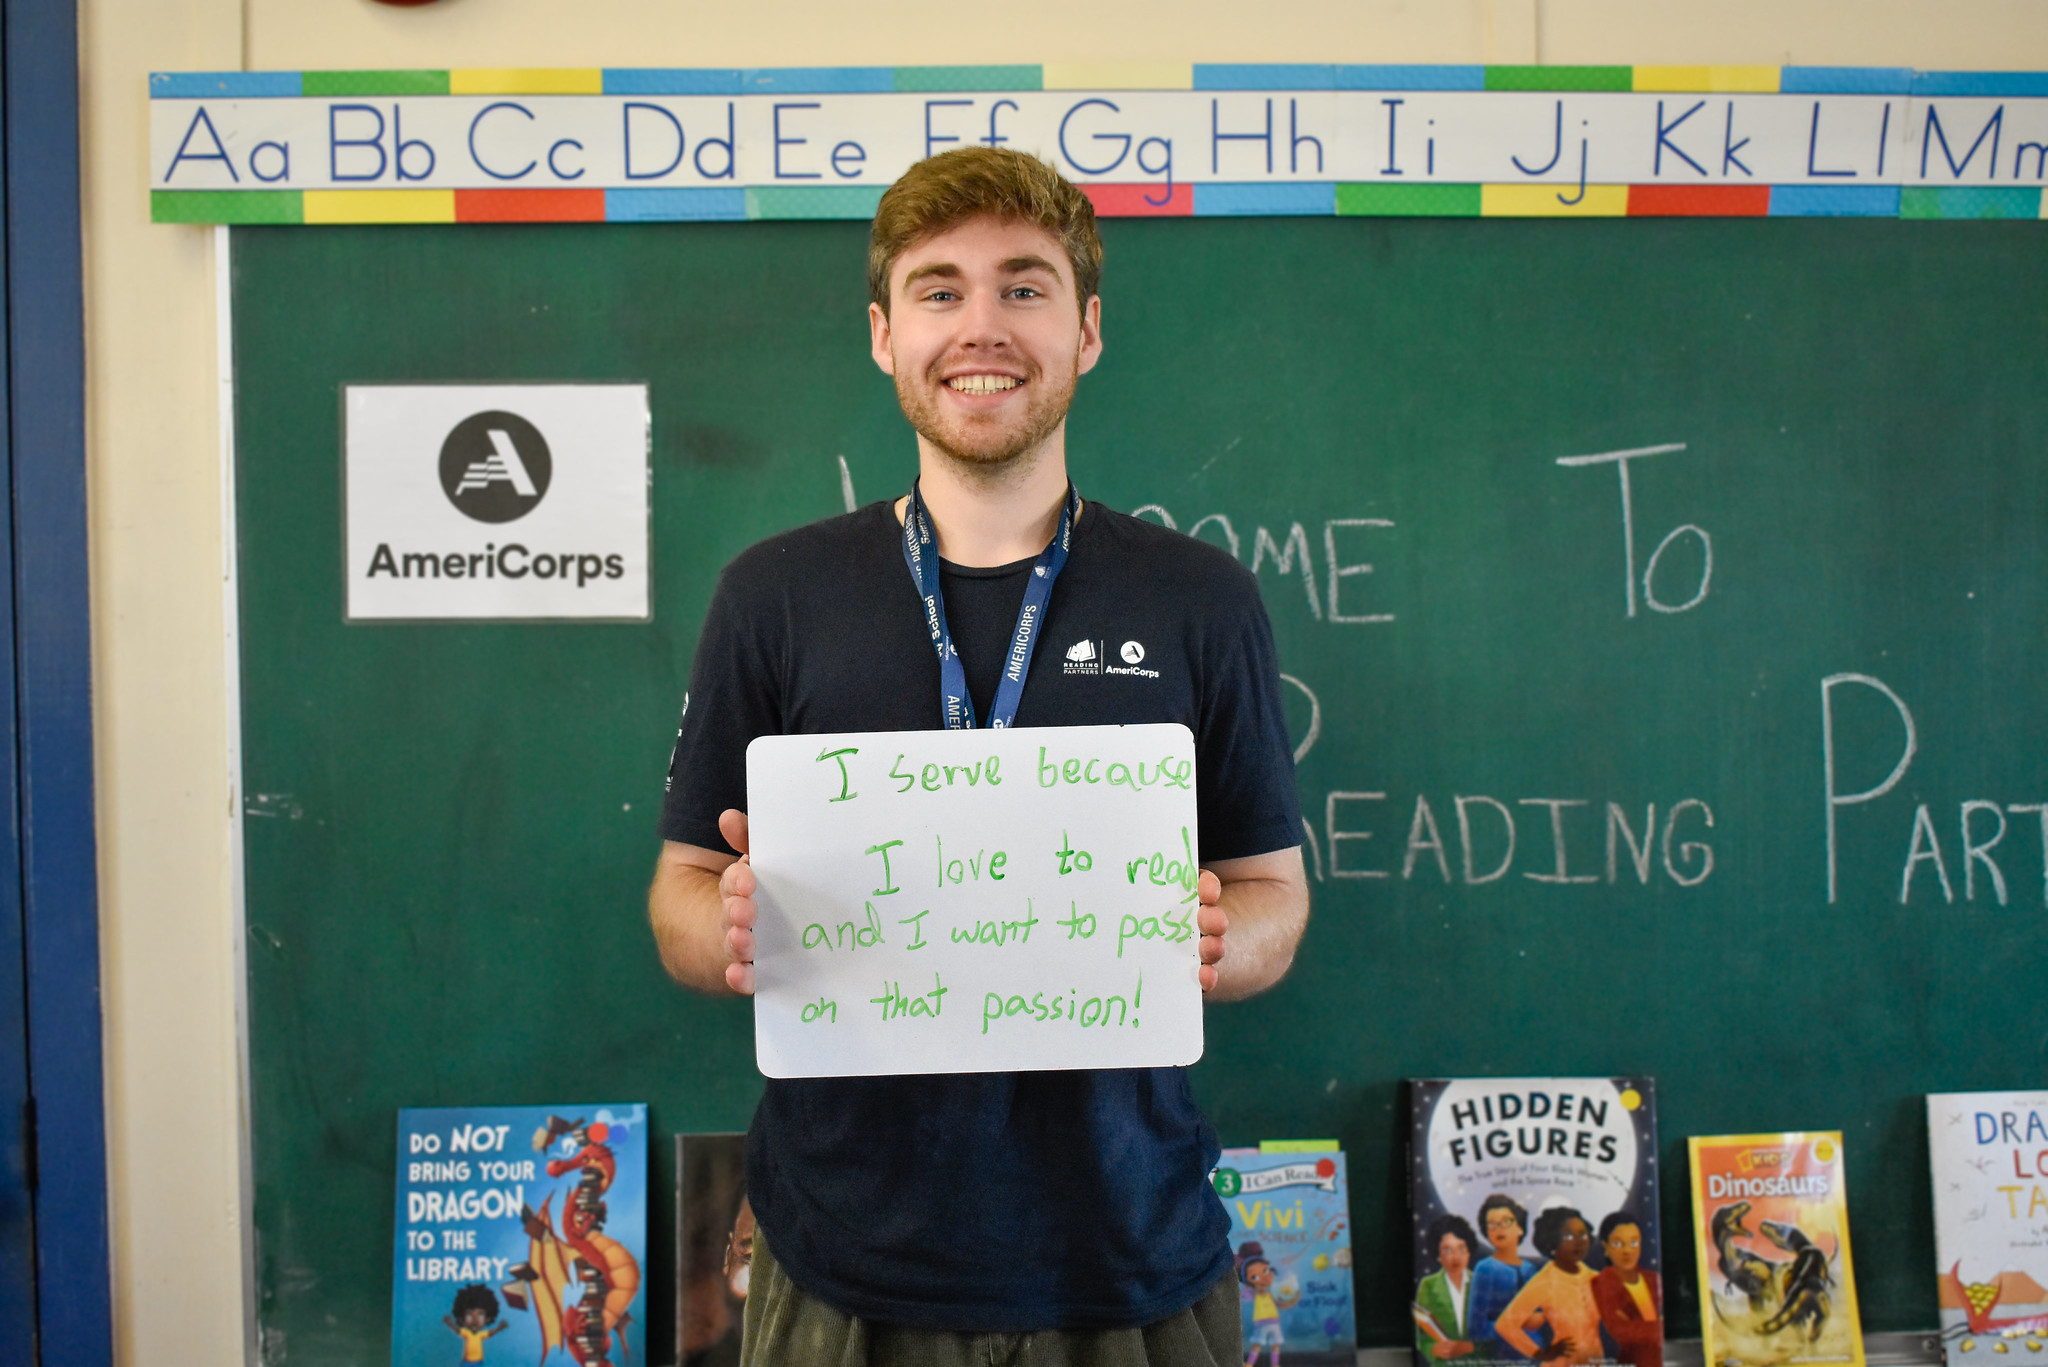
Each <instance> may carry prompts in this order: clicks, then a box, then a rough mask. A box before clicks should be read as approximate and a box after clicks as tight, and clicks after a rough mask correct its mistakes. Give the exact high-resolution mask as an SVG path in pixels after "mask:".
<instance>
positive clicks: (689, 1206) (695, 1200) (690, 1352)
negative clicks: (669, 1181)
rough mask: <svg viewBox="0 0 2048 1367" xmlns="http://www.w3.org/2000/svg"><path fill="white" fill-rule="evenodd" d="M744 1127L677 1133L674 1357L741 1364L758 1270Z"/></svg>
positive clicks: (686, 1363) (711, 1364)
mask: <svg viewBox="0 0 2048 1367" xmlns="http://www.w3.org/2000/svg"><path fill="white" fill-rule="evenodd" d="M753 1261H754V1208H753V1207H752V1206H751V1205H749V1204H748V1203H747V1137H746V1136H745V1135H744V1134H679V1135H677V1136H676V1263H677V1267H676V1361H677V1362H678V1363H680V1364H682V1367H738V1363H739V1360H740V1324H741V1320H742V1317H743V1316H744V1315H745V1313H746V1308H747V1288H748V1283H749V1280H750V1279H751V1277H752V1275H753Z"/></svg>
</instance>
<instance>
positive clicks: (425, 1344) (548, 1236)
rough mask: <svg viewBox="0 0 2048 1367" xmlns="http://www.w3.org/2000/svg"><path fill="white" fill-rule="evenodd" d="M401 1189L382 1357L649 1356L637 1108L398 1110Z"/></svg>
mask: <svg viewBox="0 0 2048 1367" xmlns="http://www.w3.org/2000/svg"><path fill="white" fill-rule="evenodd" d="M396 1185H397V1188H398V1222H397V1223H398V1232H397V1239H396V1246H395V1249H394V1251H393V1253H392V1260H391V1261H392V1289H391V1364H392V1367H440V1365H441V1364H444V1363H457V1362H500V1363H520V1364H539V1363H546V1362H547V1361H548V1360H549V1359H550V1358H551V1357H553V1358H554V1360H556V1361H558V1362H562V1363H564V1364H570V1363H574V1364H580V1365H581V1367H627V1365H628V1364H632V1363H644V1362H645V1361H646V1360H647V1356H646V1354H647V1344H646V1332H645V1327H644V1326H645V1321H646V1318H647V1316H646V1309H645V1304H646V1298H645V1296H643V1295H642V1294H641V1288H640V1269H641V1267H642V1266H643V1265H644V1263H645V1261H646V1257H647V1108H646V1106H644V1105H640V1104H631V1105H611V1106H471V1107H450V1108H438V1109H432V1110H402V1111H400V1112H399V1113H398V1181H397V1184H396ZM557 1350H560V1355H559V1356H556V1353H557Z"/></svg>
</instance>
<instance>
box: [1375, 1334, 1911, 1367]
mask: <svg viewBox="0 0 2048 1367" xmlns="http://www.w3.org/2000/svg"><path fill="white" fill-rule="evenodd" d="M1863 1360H1864V1362H1865V1363H1866V1364H1867V1367H1936V1364H1938V1363H1940V1362H1941V1360H1942V1357H1941V1335H1939V1334H1865V1335H1864V1336H1863ZM1414 1361H1415V1354H1414V1352H1413V1351H1412V1350H1411V1349H1407V1348H1361V1349H1359V1350H1358V1367H1410V1364H1412V1363H1413V1362H1414ZM1705 1362H1706V1354H1705V1353H1703V1352H1702V1351H1701V1350H1700V1341H1699V1340H1698V1339H1672V1340H1671V1341H1670V1342H1668V1343H1666V1344H1665V1345H1664V1367H1704V1364H1705Z"/></svg>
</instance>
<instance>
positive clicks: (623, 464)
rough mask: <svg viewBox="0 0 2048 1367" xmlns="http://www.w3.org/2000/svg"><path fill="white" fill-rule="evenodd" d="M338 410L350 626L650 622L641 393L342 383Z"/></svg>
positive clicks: (640, 389) (619, 388) (640, 387)
mask: <svg viewBox="0 0 2048 1367" xmlns="http://www.w3.org/2000/svg"><path fill="white" fill-rule="evenodd" d="M342 410H343V423H344V432H343V456H342V459H343V469H344V483H345V486H346V490H347V493H346V499H345V503H346V513H345V518H346V535H345V536H344V538H343V542H344V546H345V554H346V556H347V562H346V565H345V569H344V575H345V579H346V584H347V594H346V602H347V615H348V617H349V619H350V620H351V621H393V620H422V619H427V620H431V619H450V618H459V619H470V620H476V619H500V620H505V619H514V620H516V619H531V620H560V619H563V618H585V619H610V620H620V619H624V620H645V619H646V617H647V615H648V558H649V556H648V527H647V510H648V503H647V475H648V431H649V420H648V403H647V386H646V385H644V384H487V385H472V384H412V385H346V386H344V387H343V390H342Z"/></svg>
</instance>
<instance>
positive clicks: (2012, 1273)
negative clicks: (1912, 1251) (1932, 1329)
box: [1927, 1091, 2048, 1367]
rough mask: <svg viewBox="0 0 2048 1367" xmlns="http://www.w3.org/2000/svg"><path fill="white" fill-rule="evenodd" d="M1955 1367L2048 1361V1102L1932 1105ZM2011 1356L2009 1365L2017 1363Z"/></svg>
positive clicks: (1944, 1294) (1941, 1271)
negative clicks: (2002, 1358)
mask: <svg viewBox="0 0 2048 1367" xmlns="http://www.w3.org/2000/svg"><path fill="white" fill-rule="evenodd" d="M1927 1150H1928V1154H1927V1156H1928V1161H1929V1162H1930V1164H1931V1165H1932V1166H1933V1169H1934V1250H1935V1267H1936V1271H1937V1275H1938V1276H1939V1277H1940V1298H1941V1338H1942V1346H1943V1348H1944V1350H1945V1352H1946V1355H1947V1358H1948V1364H1949V1367H1964V1364H1966V1363H1970V1364H1988V1363H1992V1362H1997V1361H1998V1360H1999V1359H1998V1357H1997V1356H1996V1355H1997V1354H2011V1353H2013V1352H2015V1351H2017V1350H2020V1349H2021V1346H2022V1345H2024V1346H2025V1348H2024V1353H2023V1356H2025V1357H2026V1358H2027V1359H2028V1360H2029V1361H2038V1360H2040V1358H2039V1357H2038V1356H2037V1355H2040V1354H2044V1353H2048V1092H2039V1091H2037V1092H1950V1093H1935V1094H1933V1095H1930V1096H1929V1097H1928V1098H1927ZM2011 1360H2012V1358H2011V1357H2010V1356H2008V1357H2007V1358H2006V1361H2011Z"/></svg>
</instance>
